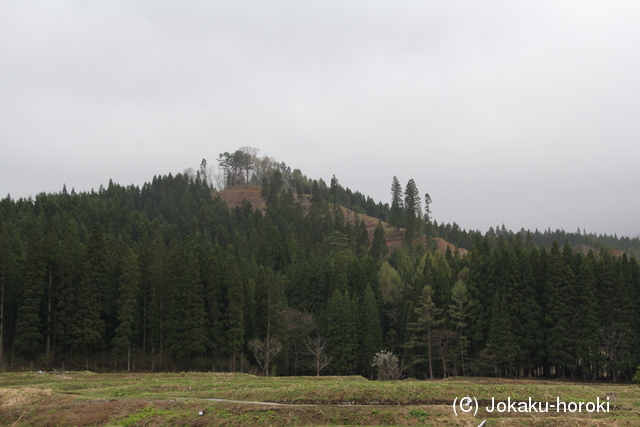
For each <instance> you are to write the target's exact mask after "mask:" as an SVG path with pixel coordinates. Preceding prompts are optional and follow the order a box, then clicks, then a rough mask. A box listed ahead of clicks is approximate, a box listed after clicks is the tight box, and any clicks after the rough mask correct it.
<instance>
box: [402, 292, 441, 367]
mask: <svg viewBox="0 0 640 427" xmlns="http://www.w3.org/2000/svg"><path fill="white" fill-rule="evenodd" d="M414 318H415V320H414V321H413V322H411V323H409V324H408V325H407V331H409V332H410V334H411V335H410V337H411V338H410V339H409V340H408V342H406V343H405V348H407V349H408V350H409V351H410V352H411V354H412V356H413V357H412V360H411V364H412V366H413V367H414V369H416V372H420V371H419V368H420V366H421V365H424V364H425V363H426V364H427V368H428V371H427V372H428V374H429V378H431V379H433V378H434V375H433V371H434V369H433V367H434V360H433V359H434V358H435V356H434V351H435V349H434V347H435V346H436V335H437V333H438V332H439V329H440V328H442V326H443V325H444V322H445V319H444V317H443V309H442V308H439V307H436V305H435V303H434V302H433V290H432V289H431V287H430V286H425V287H424V288H423V289H422V293H421V294H420V297H419V299H418V301H417V303H416V306H415V308H414Z"/></svg>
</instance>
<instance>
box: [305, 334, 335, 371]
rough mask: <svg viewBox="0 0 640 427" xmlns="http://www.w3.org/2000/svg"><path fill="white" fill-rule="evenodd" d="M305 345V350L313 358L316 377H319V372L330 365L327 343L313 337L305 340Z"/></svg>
mask: <svg viewBox="0 0 640 427" xmlns="http://www.w3.org/2000/svg"><path fill="white" fill-rule="evenodd" d="M305 344H306V345H307V350H309V353H311V355H312V356H313V360H314V363H315V366H316V376H320V372H321V371H322V370H323V369H324V368H326V367H327V365H328V364H329V363H331V357H330V356H329V355H328V354H327V341H326V340H325V339H324V338H322V337H315V338H314V339H310V340H307V341H306V342H305Z"/></svg>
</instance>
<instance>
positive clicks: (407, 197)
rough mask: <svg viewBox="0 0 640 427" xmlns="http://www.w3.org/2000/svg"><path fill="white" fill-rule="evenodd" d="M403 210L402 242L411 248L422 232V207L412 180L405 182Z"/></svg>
mask: <svg viewBox="0 0 640 427" xmlns="http://www.w3.org/2000/svg"><path fill="white" fill-rule="evenodd" d="M404 209H405V212H406V220H405V227H406V229H405V232H404V239H403V242H404V243H405V244H407V245H408V246H409V247H412V246H413V244H414V241H415V240H416V238H417V237H418V236H419V235H420V234H421V232H422V230H421V228H422V206H421V202H420V194H419V192H418V187H416V183H415V181H414V180H413V179H410V180H409V182H407V186H406V188H405V190H404Z"/></svg>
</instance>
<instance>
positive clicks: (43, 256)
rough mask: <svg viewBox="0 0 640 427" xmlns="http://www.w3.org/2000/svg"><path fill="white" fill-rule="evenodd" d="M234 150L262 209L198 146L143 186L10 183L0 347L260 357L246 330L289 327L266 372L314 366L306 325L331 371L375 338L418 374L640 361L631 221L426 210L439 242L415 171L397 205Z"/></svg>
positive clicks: (42, 356)
mask: <svg viewBox="0 0 640 427" xmlns="http://www.w3.org/2000/svg"><path fill="white" fill-rule="evenodd" d="M239 151H241V152H242V153H244V154H243V156H244V155H245V154H249V157H247V162H246V164H248V165H250V167H248V168H247V167H244V166H242V167H240V166H234V165H233V164H232V163H229V166H228V170H227V172H230V173H227V174H226V175H225V176H226V178H225V179H226V180H227V181H229V180H231V181H232V182H233V185H237V184H242V185H247V184H249V185H256V183H258V182H260V180H262V179H263V178H264V184H265V185H264V186H263V195H264V197H265V199H266V202H267V206H266V210H265V209H261V208H254V207H253V206H252V205H251V204H250V203H249V202H247V201H244V202H241V203H240V204H239V205H238V206H235V207H233V208H229V207H228V206H227V205H226V203H225V202H224V201H223V200H222V198H221V197H219V196H218V195H217V194H216V193H215V192H212V190H211V189H210V188H209V184H210V181H211V179H210V174H209V171H208V169H207V165H206V164H205V162H203V163H202V164H201V167H200V170H199V171H198V173H197V174H195V176H193V175H194V174H193V173H192V174H190V175H185V174H178V175H167V176H157V177H154V178H153V180H152V181H151V182H149V183H146V184H144V185H143V186H142V187H137V186H127V187H124V186H120V185H118V184H115V183H113V182H109V184H108V185H107V187H106V188H104V187H100V189H99V190H98V191H92V192H87V193H76V192H75V191H74V190H71V191H70V192H69V191H66V189H65V188H63V191H62V192H60V193H57V194H55V193H53V194H44V193H42V194H39V195H37V196H36V197H35V198H34V199H27V200H25V199H19V200H12V199H10V198H8V197H7V198H5V199H3V200H0V353H2V354H0V361H2V362H4V363H6V362H7V361H11V362H12V363H13V364H17V365H18V367H19V368H22V367H24V365H25V364H30V363H31V362H33V364H34V368H35V369H38V368H40V369H46V368H47V367H49V368H50V367H53V366H56V367H58V366H59V367H64V368H65V369H87V368H91V369H101V370H106V369H113V368H114V363H115V364H116V366H117V368H118V369H121V368H124V366H125V361H126V362H127V367H129V366H130V367H131V369H132V370H133V369H144V370H166V369H198V370H234V371H240V370H244V371H246V370H249V369H256V367H257V366H256V365H257V364H258V360H257V358H254V354H253V352H252V351H251V350H250V348H249V342H250V341H252V340H257V341H253V342H258V343H265V342H267V341H266V338H267V336H268V337H273V342H276V341H278V342H279V343H281V344H282V351H281V352H280V353H279V354H278V356H277V357H275V356H274V357H275V358H273V357H271V358H269V362H268V365H269V367H268V368H266V369H267V372H268V373H269V374H273V373H277V374H281V373H282V374H315V373H317V371H318V369H317V368H318V367H317V366H316V365H314V364H313V363H312V362H313V359H314V358H313V357H312V356H311V355H310V354H308V353H307V350H308V349H307V345H306V344H305V343H306V342H311V341H312V340H314V339H315V338H321V337H324V338H325V339H326V340H327V342H328V345H327V348H323V354H324V356H323V357H322V358H321V359H318V360H322V361H325V362H326V361H327V360H329V356H330V360H331V363H330V364H329V365H328V366H327V368H326V369H327V370H332V371H333V373H340V374H361V375H367V376H370V375H371V369H372V367H371V366H370V360H367V359H370V358H371V357H372V356H371V355H372V354H375V353H373V352H374V351H378V350H380V349H381V348H383V347H382V341H383V340H382V337H384V347H385V348H386V350H389V351H392V352H394V353H396V354H398V355H400V356H401V357H402V360H403V364H404V366H406V367H408V368H407V369H408V370H407V371H406V373H408V374H410V375H413V376H418V377H422V376H426V377H429V376H430V375H431V372H432V373H433V375H434V376H446V375H449V374H454V375H460V374H465V375H499V376H502V375H509V376H519V375H530V376H546V377H549V376H573V377H576V378H584V379H610V380H625V381H626V380H630V379H632V378H633V375H634V374H635V369H636V367H637V366H639V365H640V332H639V331H640V321H639V320H638V319H640V309H639V308H638V307H640V301H639V298H640V269H639V267H638V263H637V261H636V260H635V258H633V253H634V252H633V251H634V250H637V249H640V244H639V243H638V242H639V241H640V240H639V239H628V238H617V237H611V236H601V237H599V236H594V235H592V234H587V233H586V232H584V231H579V232H578V233H565V232H562V231H560V232H553V231H551V230H546V231H543V232H539V231H532V232H527V231H526V230H521V231H519V232H516V233H514V232H511V231H509V230H507V229H506V228H505V227H504V226H499V227H496V228H493V229H490V230H489V232H487V233H485V234H480V233H479V232H475V231H466V230H463V229H462V228H460V226H458V225H457V224H455V223H453V224H448V223H439V224H438V223H437V222H436V221H433V223H432V224H431V229H430V231H429V230H428V229H427V228H426V227H425V235H426V236H427V237H430V236H431V237H442V238H444V239H445V240H447V241H448V242H450V243H454V244H456V245H457V246H458V247H459V250H457V249H456V248H455V247H453V246H452V247H450V248H449V249H448V250H446V251H444V252H441V251H439V250H437V248H435V247H433V246H435V245H426V246H425V245H423V244H421V243H420V241H421V238H420V236H421V234H420V229H421V227H423V226H424V225H426V224H427V223H429V222H430V221H431V217H430V211H429V207H428V206H427V209H426V210H425V211H423V212H420V208H419V204H420V200H419V198H418V197H417V195H418V193H417V189H415V183H414V182H412V181H410V182H409V183H408V185H407V187H408V190H410V191H405V192H404V193H403V191H402V189H401V188H400V185H399V183H398V182H397V178H395V179H394V192H393V194H392V196H393V198H394V200H395V203H394V206H393V208H394V209H393V211H394V215H396V216H395V218H396V219H395V220H393V218H394V215H392V214H391V212H390V210H389V207H388V205H381V204H379V203H378V204H376V203H375V202H373V200H372V199H371V198H368V197H365V196H363V195H362V194H360V193H358V192H353V191H351V190H349V189H348V188H344V187H342V186H341V185H340V183H339V182H338V180H337V179H332V181H331V186H330V187H327V185H326V184H325V183H324V182H323V181H322V180H317V181H314V180H311V179H309V178H307V177H306V176H304V175H302V173H301V172H300V171H299V170H293V171H292V168H291V167H289V166H287V165H285V164H283V163H278V162H275V161H273V159H270V160H269V159H265V158H257V157H256V156H255V154H256V152H255V151H254V150H252V149H248V148H243V149H240V150H239ZM234 156H235V154H234V155H231V154H230V155H229V161H230V162H234V161H235V158H234ZM222 158H223V160H225V161H226V160H227V157H226V156H222ZM240 164H241V163H238V165H240ZM231 181H230V182H231ZM217 184H218V185H220V186H222V185H224V183H222V182H221V183H217ZM294 192H295V193H296V194H297V197H296V196H294ZM423 200H424V202H425V205H429V203H430V197H428V195H425V196H424V199H423ZM392 202H393V200H392ZM348 209H351V211H349V210H348ZM412 212H413V213H412ZM363 214H367V215H369V216H371V217H376V218H379V219H381V220H384V219H386V218H387V219H389V221H390V225H391V226H394V227H406V228H407V229H408V235H414V237H413V238H409V239H405V240H406V241H407V242H410V241H411V242H414V244H413V245H409V244H408V243H407V244H405V245H400V246H399V247H397V248H395V249H394V250H392V251H391V253H386V250H387V247H386V242H385V238H384V237H385V236H384V227H383V223H382V222H379V223H378V226H377V227H376V229H375V230H374V232H373V239H372V241H371V243H369V235H368V233H367V230H366V226H365V224H364V222H363V221H361V219H364V217H363V216H362V215H363ZM421 215H422V218H421ZM354 217H355V220H354ZM410 217H413V218H414V219H415V220H416V221H415V225H416V227H413V226H412V225H411V221H412V220H411V218H410ZM347 218H348V219H347ZM368 220H369V219H368V218H367V221H368ZM394 221H395V223H394ZM412 229H413V230H415V232H414V231H412ZM33 230H38V231H33ZM34 232H35V233H36V234H38V237H37V238H35V237H33V236H34V235H33V233H34ZM405 232H407V230H405ZM43 235H44V236H45V237H44V238H43V237H42V236H43ZM554 239H556V240H559V239H563V240H566V241H567V242H568V243H565V245H564V247H562V248H560V247H559V246H558V245H557V244H555V245H554V244H553V240H554ZM578 244H585V245H591V246H592V247H598V248H599V251H597V252H596V251H594V252H592V253H591V254H587V255H583V254H580V253H577V252H579V251H576V250H575V249H576V247H575V246H576V245H578ZM616 245H617V247H618V248H619V249H626V253H623V252H613V251H610V250H609V248H612V247H616ZM393 246H395V245H393V244H392V245H390V248H391V247H393ZM460 247H462V248H466V249H470V253H466V252H465V251H464V250H462V248H460ZM634 248H636V249H634ZM424 289H428V291H427V293H428V295H425V294H424V292H425V291H424ZM316 319H317V320H318V323H317V324H316ZM318 325H319V326H318ZM429 331H430V332H429ZM429 334H430V335H429ZM269 347H270V346H269ZM329 347H331V350H330V351H328V349H329ZM256 348H257V347H256ZM429 350H430V351H429ZM429 354H430V355H431V358H430V359H431V369H429V363H428V359H429V357H428V356H429ZM327 355H329V356H327ZM256 357H257V356H256ZM260 361H262V363H263V365H264V366H263V367H262V368H263V369H265V367H266V362H265V359H260ZM323 363H324V362H323ZM323 363H321V365H322V364H323ZM323 372H324V371H323Z"/></svg>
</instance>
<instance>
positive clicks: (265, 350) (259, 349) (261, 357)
mask: <svg viewBox="0 0 640 427" xmlns="http://www.w3.org/2000/svg"><path fill="white" fill-rule="evenodd" d="M248 346H249V349H250V350H251V352H252V353H253V357H255V359H256V362H258V364H259V365H260V367H261V368H262V371H263V372H264V375H265V376H266V377H268V376H269V365H270V364H271V362H273V359H275V358H276V356H278V354H280V352H281V351H282V344H280V341H278V340H277V339H273V338H265V339H263V340H260V339H258V338H254V339H252V340H250V341H249V343H248Z"/></svg>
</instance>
